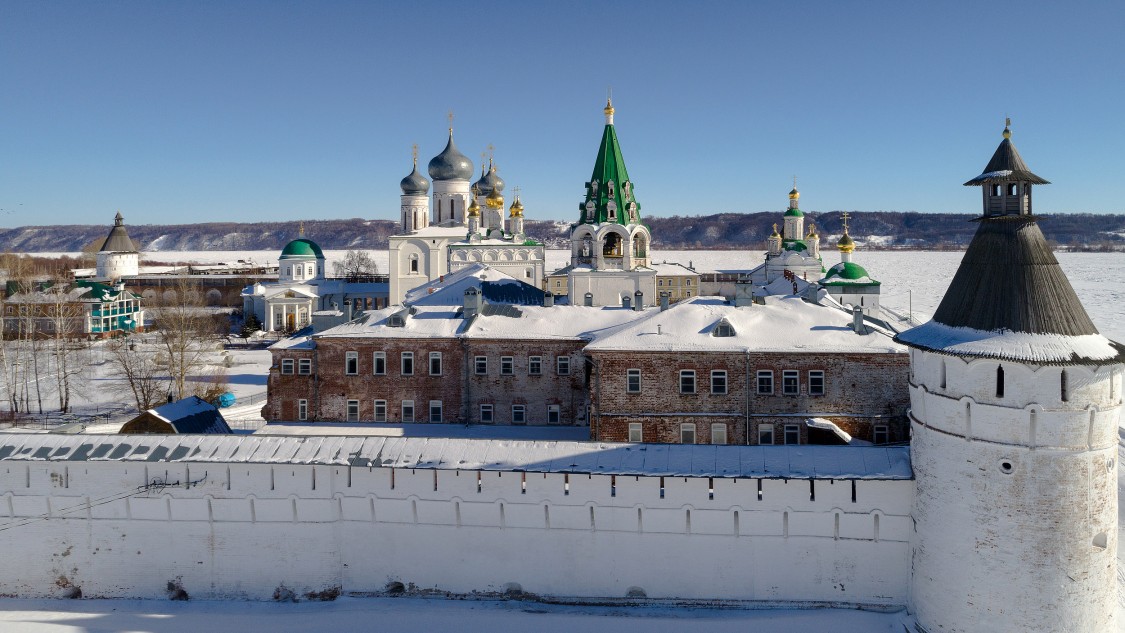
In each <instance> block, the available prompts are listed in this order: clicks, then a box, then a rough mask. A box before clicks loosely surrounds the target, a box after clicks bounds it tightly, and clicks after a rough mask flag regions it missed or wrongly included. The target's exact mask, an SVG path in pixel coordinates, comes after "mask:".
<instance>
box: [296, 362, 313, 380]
mask: <svg viewBox="0 0 1125 633" xmlns="http://www.w3.org/2000/svg"><path fill="white" fill-rule="evenodd" d="M297 375H298V376H311V375H312V359H311V358H299V359H297Z"/></svg>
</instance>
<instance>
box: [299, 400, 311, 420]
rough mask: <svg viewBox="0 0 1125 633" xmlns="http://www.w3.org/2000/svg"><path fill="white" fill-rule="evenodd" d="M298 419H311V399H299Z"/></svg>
mask: <svg viewBox="0 0 1125 633" xmlns="http://www.w3.org/2000/svg"><path fill="white" fill-rule="evenodd" d="M297 419H298V420H307V419H309V401H308V400H298V401H297Z"/></svg>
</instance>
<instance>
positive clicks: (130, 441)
mask: <svg viewBox="0 0 1125 633" xmlns="http://www.w3.org/2000/svg"><path fill="white" fill-rule="evenodd" d="M115 460H120V461H140V462H202V463H208V462H210V463H214V462H220V463H230V462H235V463H258V464H318V465H339V466H345V465H352V466H359V467H382V468H428V469H439V470H484V471H497V470H504V471H513V470H514V471H529V472H548V473H579V474H606V475H644V476H669V477H727V478H777V479H781V478H784V479H814V478H815V479H911V478H912V477H913V471H912V470H911V467H910V448H909V447H905V446H903V447H884V446H870V447H868V446H865V447H851V446H808V445H805V446H712V445H680V444H613V443H604V442H530V441H510V440H468V439H433V438H386V437H293V436H286V437H278V436H257V435H231V436H216V435H211V436H207V435H194V436H191V435H185V436H176V435H162V436H155V435H104V436H94V435H77V436H72V435H65V436H64V435H42V434H37V435H18V434H12V435H5V436H3V437H0V461H115Z"/></svg>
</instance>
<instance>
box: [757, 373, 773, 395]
mask: <svg viewBox="0 0 1125 633" xmlns="http://www.w3.org/2000/svg"><path fill="white" fill-rule="evenodd" d="M758 394H759V395H765V396H771V395H773V372H772V371H759V372H758Z"/></svg>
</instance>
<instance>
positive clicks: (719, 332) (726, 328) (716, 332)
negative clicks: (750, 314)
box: [711, 319, 734, 338]
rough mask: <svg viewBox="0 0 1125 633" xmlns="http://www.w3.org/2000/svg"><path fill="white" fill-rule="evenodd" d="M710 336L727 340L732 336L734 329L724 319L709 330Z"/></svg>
mask: <svg viewBox="0 0 1125 633" xmlns="http://www.w3.org/2000/svg"><path fill="white" fill-rule="evenodd" d="M711 336H715V337H721V338H728V337H731V336H734V327H732V326H731V324H730V323H728V322H727V320H726V319H720V320H719V322H718V323H717V324H715V328H714V329H713V330H711Z"/></svg>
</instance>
